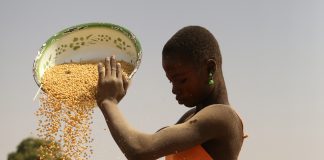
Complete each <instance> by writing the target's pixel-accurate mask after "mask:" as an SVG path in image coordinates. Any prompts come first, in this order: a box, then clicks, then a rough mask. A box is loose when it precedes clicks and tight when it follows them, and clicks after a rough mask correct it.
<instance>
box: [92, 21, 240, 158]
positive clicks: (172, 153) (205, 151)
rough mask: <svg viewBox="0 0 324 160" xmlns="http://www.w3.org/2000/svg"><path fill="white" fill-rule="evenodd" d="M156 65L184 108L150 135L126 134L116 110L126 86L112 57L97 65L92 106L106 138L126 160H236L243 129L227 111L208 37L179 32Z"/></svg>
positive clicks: (196, 31) (218, 61)
mask: <svg viewBox="0 0 324 160" xmlns="http://www.w3.org/2000/svg"><path fill="white" fill-rule="evenodd" d="M162 63H163V64H162V65H163V69H164V70H165V73H166V76H167V78H168V79H169V80H170V82H171V83H172V93H174V94H175V95H176V100H177V101H178V103H179V104H181V105H184V106H186V107H189V108H190V110H189V111H188V112H186V113H185V114H184V115H183V116H182V117H181V118H180V119H179V121H178V122H177V123H176V124H175V125H172V126H169V127H166V128H163V129H161V130H159V131H158V132H156V133H153V134H146V133H142V132H140V131H138V130H136V129H134V128H132V127H131V126H130V125H129V124H128V123H127V122H126V120H125V119H124V118H123V116H122V113H121V112H120V110H119V109H118V102H119V101H120V100H121V99H122V98H123V96H124V95H125V94H126V90H127V87H128V84H129V82H128V80H127V78H126V77H125V76H123V74H122V72H121V65H120V64H116V59H115V57H114V56H112V57H110V58H106V60H105V65H103V64H99V65H98V71H99V82H98V93H97V104H98V106H99V107H100V109H101V111H102V113H103V115H104V117H105V119H106V122H107V125H108V127H109V130H110V132H111V135H112V136H113V138H114V140H115V141H116V143H117V144H118V146H119V147H120V149H121V150H122V152H123V153H124V154H125V156H126V157H127V158H128V159H131V160H153V159H157V158H160V157H163V156H165V159H166V160H180V159H187V160H191V159H192V160H198V159H199V160H211V159H215V160H237V159H238V155H239V152H240V150H241V146H242V143H243V139H244V137H245V136H244V133H243V124H242V121H241V119H240V118H239V116H238V115H237V114H236V112H235V111H234V110H233V109H232V108H231V106H230V104H229V101H228V97H227V91H226V86H225V81H224V77H223V73H222V58H221V54H220V50H219V47H218V43H217V41H216V39H215V38H214V36H213V35H212V34H211V33H210V32H209V31H208V30H207V29H205V28H203V27H200V26H188V27H184V28H182V29H181V30H179V31H178V32H177V33H176V34H175V35H174V36H173V37H171V39H170V40H169V41H168V42H167V43H166V44H165V46H164V48H163V51H162Z"/></svg>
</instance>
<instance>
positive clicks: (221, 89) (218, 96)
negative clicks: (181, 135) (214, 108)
mask: <svg viewBox="0 0 324 160" xmlns="http://www.w3.org/2000/svg"><path fill="white" fill-rule="evenodd" d="M212 104H224V105H229V101H228V96H227V90H226V86H225V82H224V79H223V80H222V82H221V83H219V86H218V87H215V88H214V89H213V91H212V92H211V94H210V95H209V96H208V97H207V99H205V100H204V101H203V103H201V104H199V105H197V106H196V112H199V111H200V110H201V109H203V108H205V107H206V106H209V105H212Z"/></svg>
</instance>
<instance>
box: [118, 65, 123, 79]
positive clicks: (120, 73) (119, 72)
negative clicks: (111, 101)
mask: <svg viewBox="0 0 324 160" xmlns="http://www.w3.org/2000/svg"><path fill="white" fill-rule="evenodd" d="M122 74H123V70H122V68H121V64H120V63H117V78H118V79H120V80H122V79H123V77H122Z"/></svg>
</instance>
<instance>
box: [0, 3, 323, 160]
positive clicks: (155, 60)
mask: <svg viewBox="0 0 324 160" xmlns="http://www.w3.org/2000/svg"><path fill="white" fill-rule="evenodd" d="M88 22H109V23H114V24H118V25H121V26H124V27H126V28H128V29H129V30H131V31H132V32H133V33H134V34H135V35H136V36H137V37H138V39H139V40H140V42H141V44H142V47H143V61H142V64H141V66H140V69H139V71H138V72H137V74H136V75H135V77H134V79H133V82H132V86H131V87H130V89H129V92H128V95H127V96H126V97H125V99H124V101H123V102H122V103H121V104H120V108H121V109H122V111H123V113H124V114H125V116H126V117H127V119H128V120H129V122H130V123H131V124H132V125H133V126H134V127H135V128H137V129H139V130H141V131H144V132H148V133H152V132H155V131H156V130H157V129H159V128H161V127H163V126H167V125H170V124H173V123H174V122H175V121H176V120H177V119H178V118H179V117H180V115H181V114H182V113H183V112H185V111H186V110H187V108H185V107H183V106H179V105H178V104H177V102H176V101H175V99H174V96H173V95H172V93H171V85H170V84H169V82H168V81H167V79H166V78H165V76H164V71H163V69H162V67H161V50H162V47H163V45H164V43H165V42H166V41H167V40H168V39H169V38H170V37H171V36H172V35H173V34H174V33H175V32H176V31H177V30H179V29H180V28H182V27H184V26H187V25H201V26H204V27H206V28H208V29H209V30H210V31H211V32H212V33H213V34H214V35H215V37H216V38H217V39H218V41H219V44H220V47H221V51H222V55H223V62H224V67H223V69H224V76H225V80H226V84H227V88H228V93H229V98H230V102H231V104H232V105H233V106H235V109H236V110H237V111H238V112H239V113H240V114H241V116H242V117H243V119H244V124H245V129H246V131H247V133H248V134H249V138H248V139H246V141H245V143H244V146H243V148H242V151H241V154H240V160H274V159H275V160H305V159H309V160H323V159H324V154H323V151H324V124H323V123H324V98H323V96H324V83H323V82H324V1H322V0H309V1H301V0H290V1H287V0H269V1H263V0H245V1H216V0H214V1H202V0H200V1H189V0H186V1H185V0H183V1H180V0H179V1H171V0H164V1H161V2H153V1H148V0H147V1H143V0H142V1H108V0H106V1H104V0H102V1H94V0H91V1H90V0H88V1H85V0H79V1H71V0H55V1H54V0H52V1H45V0H43V1H41V0H39V1H35V0H34V1H23V0H21V1H18V0H10V1H9V0H8V1H4V0H1V2H0V23H1V27H0V36H1V43H0V49H1V62H0V75H1V78H0V80H1V81H0V82H1V83H0V126H1V132H0V137H1V141H0V159H6V158H7V154H8V153H9V152H11V151H14V150H15V149H16V146H17V145H18V143H19V142H20V141H21V140H22V139H23V138H26V137H28V136H33V135H35V128H36V117H35V115H34V112H35V111H36V110H37V108H38V103H37V102H33V101H32V98H33V96H34V95H35V93H36V91H37V89H38V87H37V85H36V84H35V82H34V79H33V76H32V63H33V60H34V58H35V56H36V54H37V51H38V49H39V48H40V46H41V45H42V43H44V42H45V41H46V40H47V39H48V38H49V37H50V36H52V35H53V34H55V33H56V32H58V31H60V30H62V29H64V28H66V27H70V26H72V25H76V24H81V23H88ZM95 116H96V118H95V119H94V125H93V134H94V137H95V141H94V144H93V145H94V155H93V158H92V159H94V160H104V159H109V160H115V159H125V158H124V157H123V155H122V153H121V152H120V150H119V149H118V147H117V145H116V144H115V143H114V141H113V140H112V138H111V136H110V133H109V132H108V131H105V128H106V124H105V122H104V119H103V116H102V115H101V113H100V112H99V110H98V109H97V110H96V111H95Z"/></svg>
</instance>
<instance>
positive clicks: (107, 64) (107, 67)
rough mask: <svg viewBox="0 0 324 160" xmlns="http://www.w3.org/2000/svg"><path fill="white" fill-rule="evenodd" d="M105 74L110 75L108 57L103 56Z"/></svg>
mask: <svg viewBox="0 0 324 160" xmlns="http://www.w3.org/2000/svg"><path fill="white" fill-rule="evenodd" d="M105 67H106V76H111V66H110V58H109V57H106V58H105Z"/></svg>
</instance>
